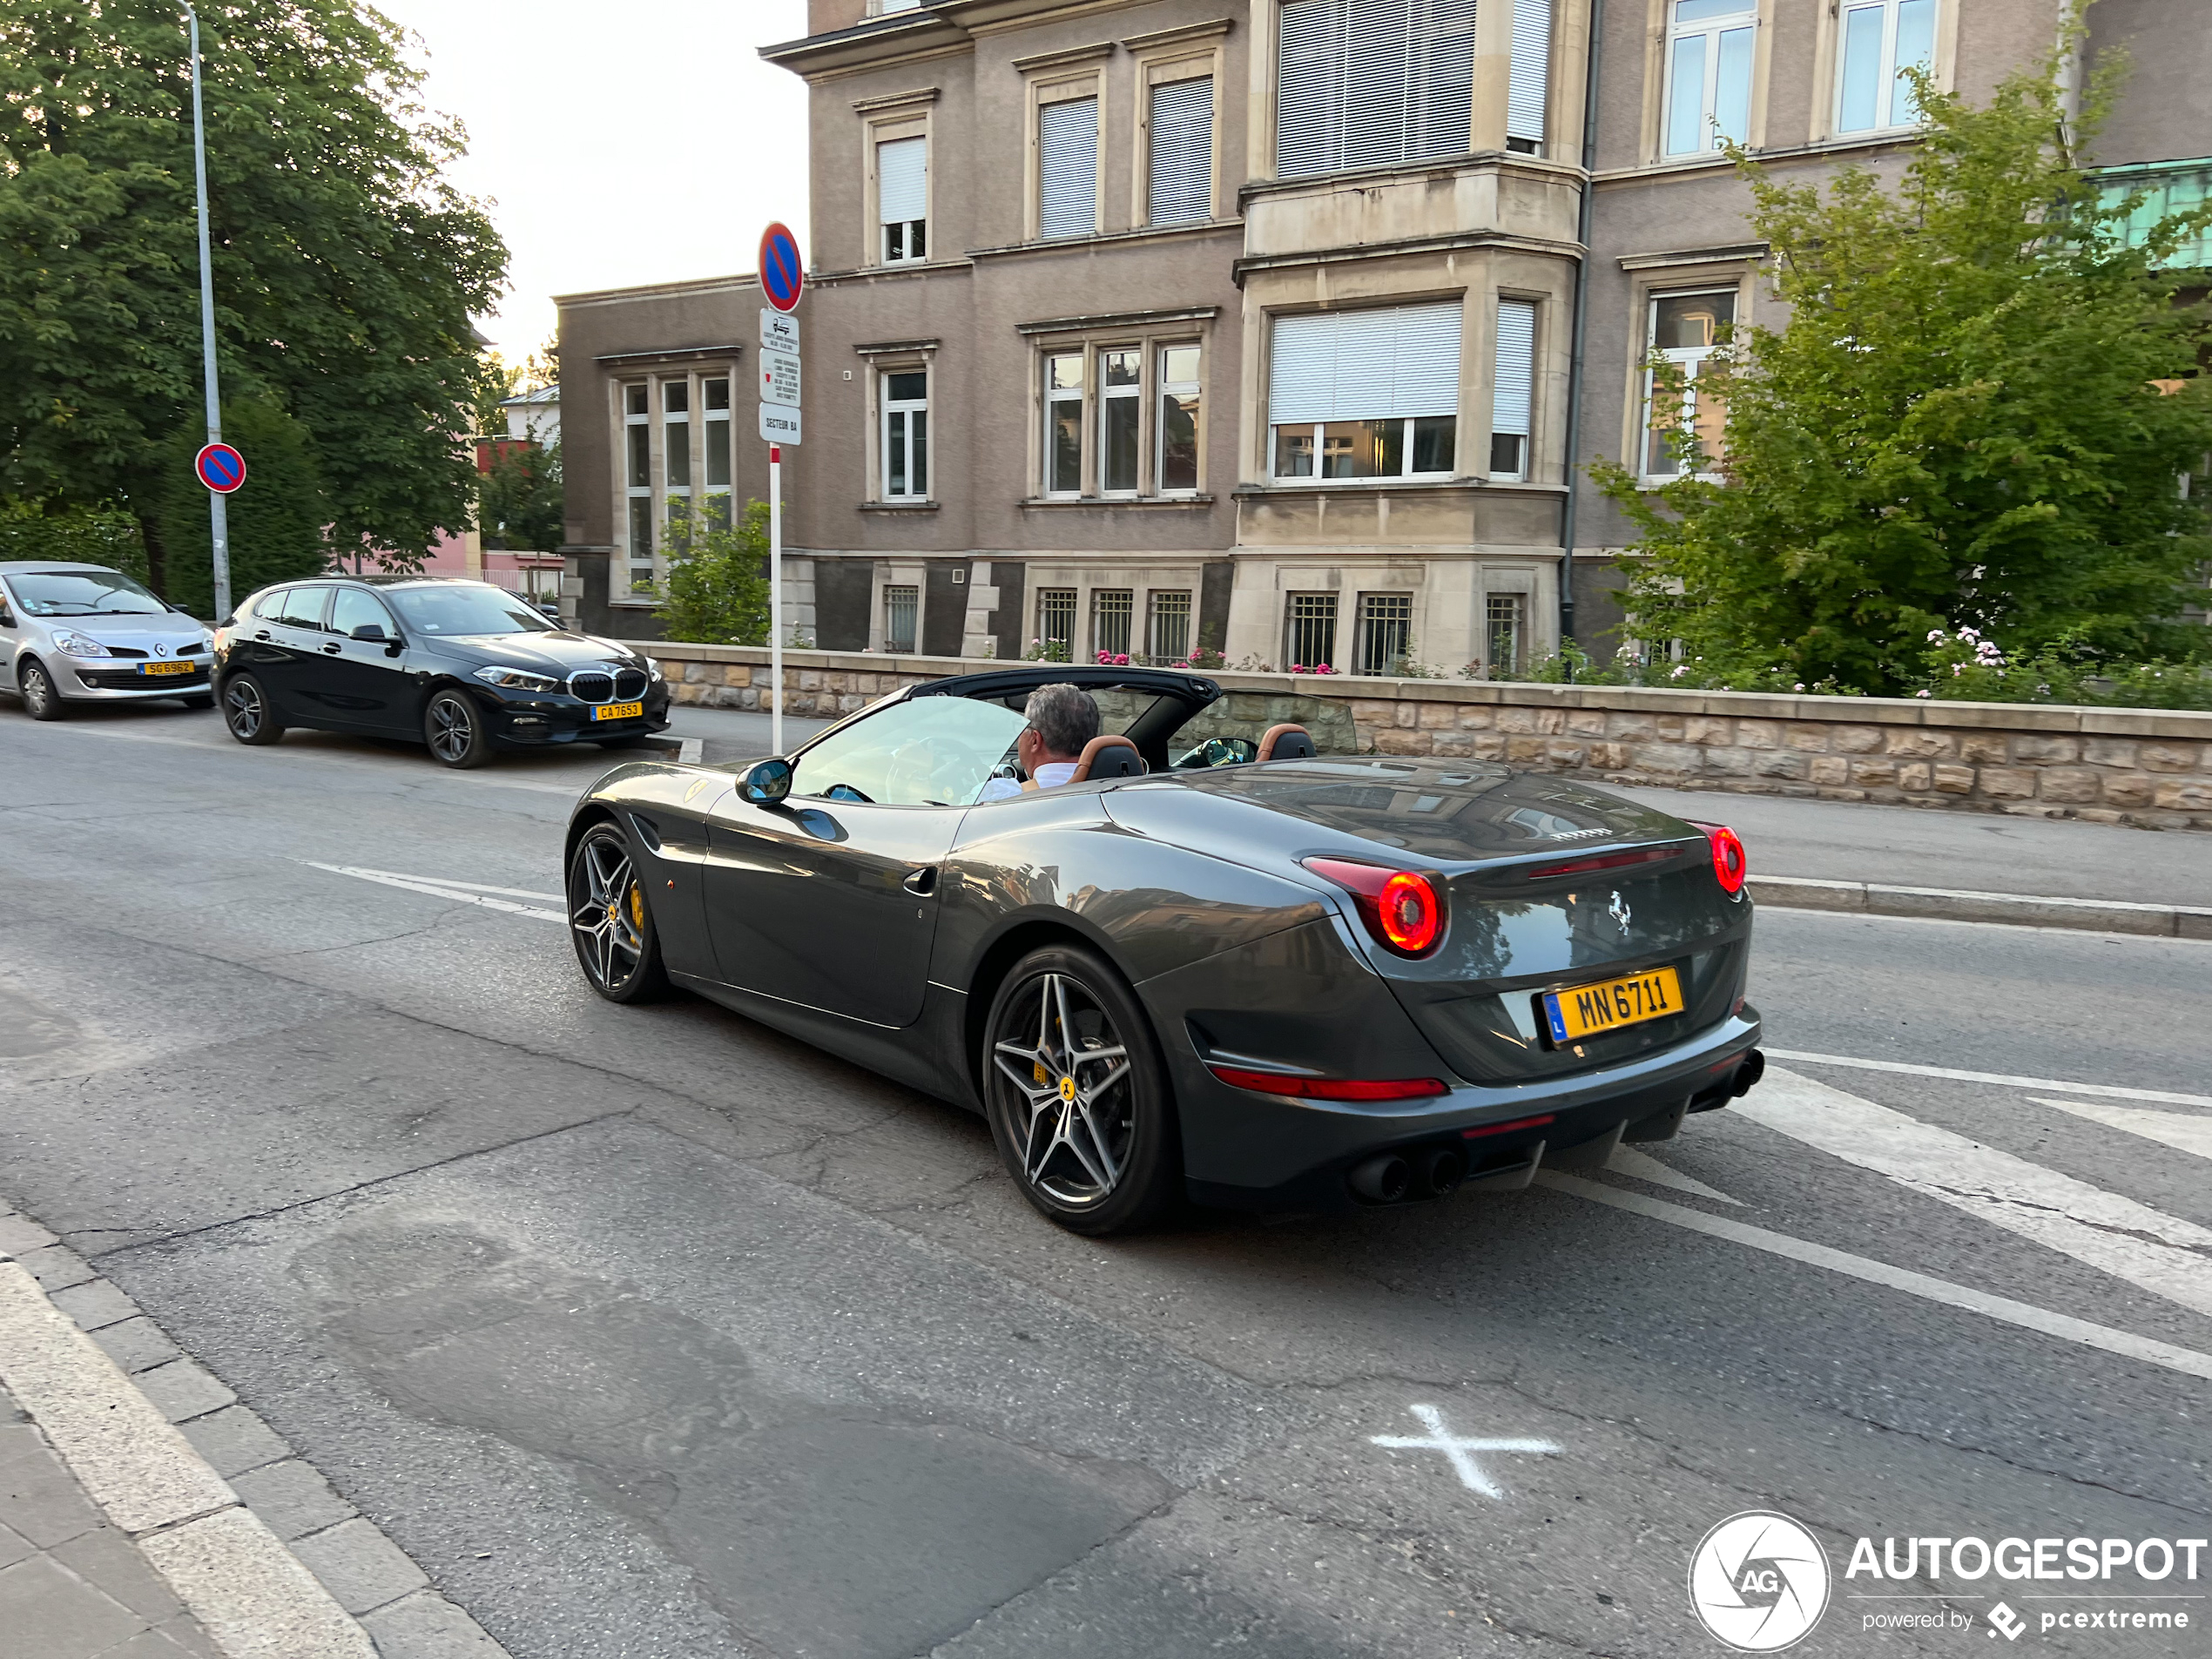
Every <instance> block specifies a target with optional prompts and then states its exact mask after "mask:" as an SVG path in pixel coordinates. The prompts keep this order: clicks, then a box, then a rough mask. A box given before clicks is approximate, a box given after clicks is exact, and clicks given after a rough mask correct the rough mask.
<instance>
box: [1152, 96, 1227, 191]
mask: <svg viewBox="0 0 2212 1659" xmlns="http://www.w3.org/2000/svg"><path fill="white" fill-rule="evenodd" d="M1150 134H1151V137H1150V156H1151V179H1150V216H1151V221H1152V223H1153V224H1155V225H1190V224H1197V223H1199V222H1201V221H1203V220H1204V219H1210V218H1211V217H1212V216H1213V78H1212V77H1211V75H1208V76H1204V77H1201V78H1198V79H1197V80H1189V81H1170V82H1168V83H1167V84H1165V85H1163V86H1156V87H1154V88H1153V89H1152V103H1151V119H1150Z"/></svg>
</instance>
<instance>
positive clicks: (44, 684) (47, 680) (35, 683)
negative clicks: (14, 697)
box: [16, 657, 69, 720]
mask: <svg viewBox="0 0 2212 1659" xmlns="http://www.w3.org/2000/svg"><path fill="white" fill-rule="evenodd" d="M16 685H17V687H18V688H19V689H20V690H21V691H22V692H23V706H24V713H26V714H28V715H29V716H30V718H32V719H34V720H58V719H60V718H62V716H64V714H66V713H68V712H69V709H68V707H67V706H66V705H64V703H63V702H62V694H61V693H60V692H59V691H56V690H55V689H54V677H53V676H52V675H51V674H50V673H48V672H47V671H46V664H44V663H42V662H40V661H39V660H38V659H37V658H36V657H26V658H24V659H23V666H22V667H20V668H19V669H17V671H16Z"/></svg>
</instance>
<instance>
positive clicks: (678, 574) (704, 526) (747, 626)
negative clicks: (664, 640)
mask: <svg viewBox="0 0 2212 1659" xmlns="http://www.w3.org/2000/svg"><path fill="white" fill-rule="evenodd" d="M721 499H724V500H726V499H727V497H722V498H721ZM667 545H668V588H667V591H666V593H665V594H664V596H663V597H662V600H661V603H660V604H659V605H658V607H656V609H657V610H658V614H659V616H660V619H661V624H662V626H663V627H664V629H665V630H666V631H667V634H668V637H670V638H671V639H685V640H692V641H696V642H698V644H706V645H765V644H767V643H768V503H767V502H761V501H755V502H746V503H745V516H744V517H742V518H740V519H739V520H738V522H737V523H735V524H730V523H725V522H724V521H723V520H722V518H721V517H720V516H718V514H716V513H714V512H713V511H712V510H711V509H710V510H709V511H707V512H705V513H702V514H700V515H699V516H698V517H697V518H696V519H695V518H693V517H692V516H691V513H690V511H689V509H687V508H686V506H685V504H684V503H683V502H670V503H669V510H668V541H667Z"/></svg>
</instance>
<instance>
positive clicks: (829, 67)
mask: <svg viewBox="0 0 2212 1659" xmlns="http://www.w3.org/2000/svg"><path fill="white" fill-rule="evenodd" d="M952 9H953V8H951V7H949V6H924V7H922V8H921V9H920V10H914V11H894V12H892V13H890V14H889V15H887V16H886V17H870V18H868V19H867V21H865V22H863V23H859V24H854V25H853V27H852V28H850V29H838V30H832V31H831V32H830V33H828V34H826V35H807V36H806V37H803V38H801V39H799V40H786V41H779V42H778V43H777V44H774V45H771V46H763V47H761V48H760V49H759V52H760V57H761V59H762V60H763V61H764V62H766V63H771V64H776V65H778V66H779V68H783V69H787V70H789V71H792V73H793V74H794V75H798V76H800V77H802V78H805V79H807V80H814V79H817V78H823V77H826V76H830V75H834V74H836V73H838V72H840V71H852V70H857V69H873V68H878V67H880V66H881V65H883V64H890V63H899V62H904V61H907V60H908V59H911V58H914V57H923V56H929V55H934V54H939V53H942V52H945V51H968V50H969V49H970V46H969V40H968V31H967V30H964V29H962V28H961V27H960V26H959V25H958V24H955V23H953V22H952V21H951V20H950V19H949V18H948V17H946V16H945V15H944V14H945V13H946V12H947V11H948V10H952Z"/></svg>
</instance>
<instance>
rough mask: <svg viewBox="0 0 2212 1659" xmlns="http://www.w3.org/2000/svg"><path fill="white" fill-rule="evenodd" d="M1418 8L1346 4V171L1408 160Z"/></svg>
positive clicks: (1375, 0) (1391, 2) (1371, 0)
mask: <svg viewBox="0 0 2212 1659" xmlns="http://www.w3.org/2000/svg"><path fill="white" fill-rule="evenodd" d="M1412 3H1413V0H1346V9H1345V57H1344V62H1345V67H1344V160H1343V161H1342V163H1341V164H1339V165H1343V166H1346V167H1379V166H1386V165H1389V164H1391V163H1393V162H1397V161H1403V160H1404V159H1405V158H1406V21H1407V17H1406V14H1407V10H1408V9H1409V6H1410V5H1411V4H1412Z"/></svg>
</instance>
